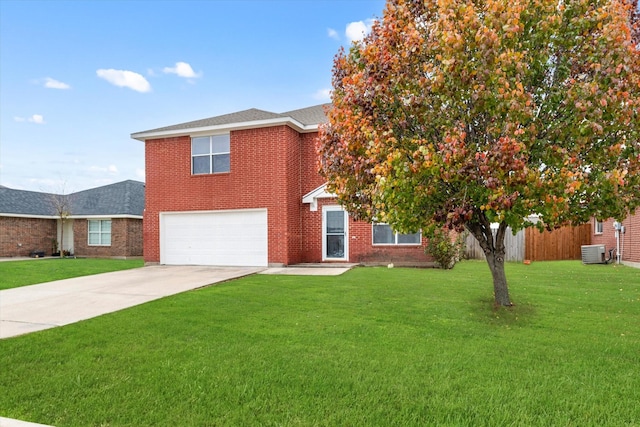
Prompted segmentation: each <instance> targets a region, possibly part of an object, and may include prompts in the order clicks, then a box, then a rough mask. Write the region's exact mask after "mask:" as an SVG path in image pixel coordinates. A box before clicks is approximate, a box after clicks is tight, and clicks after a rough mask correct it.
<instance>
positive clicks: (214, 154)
mask: <svg viewBox="0 0 640 427" xmlns="http://www.w3.org/2000/svg"><path fill="white" fill-rule="evenodd" d="M224 135H226V136H228V137H229V151H221V152H219V153H214V152H213V138H214V137H216V136H224ZM196 138H209V153H207V154H193V140H194V139H196ZM226 154H228V155H229V170H227V171H222V172H214V171H213V158H214V157H215V156H222V155H226ZM195 157H208V158H209V172H206V173H194V172H193V159H194V158H195ZM230 172H231V134H230V133H219V134H215V135H202V136H192V137H191V176H201V175H218V174H225V173H230Z"/></svg>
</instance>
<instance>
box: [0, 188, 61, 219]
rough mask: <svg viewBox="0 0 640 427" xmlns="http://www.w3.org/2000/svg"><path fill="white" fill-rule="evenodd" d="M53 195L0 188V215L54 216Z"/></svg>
mask: <svg viewBox="0 0 640 427" xmlns="http://www.w3.org/2000/svg"><path fill="white" fill-rule="evenodd" d="M53 197H54V195H53V194H49V193H38V192H35V191H23V190H14V189H12V188H8V187H2V188H0V213H3V214H19V215H34V216H51V215H55V208H54V206H53V202H52V199H53Z"/></svg>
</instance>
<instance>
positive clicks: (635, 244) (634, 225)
mask: <svg viewBox="0 0 640 427" xmlns="http://www.w3.org/2000/svg"><path fill="white" fill-rule="evenodd" d="M619 226H621V227H622V228H620V227H618V228H619V231H618V233H617V235H618V237H617V238H616V221H615V220H614V219H613V218H609V219H608V220H606V221H598V220H596V219H595V218H594V219H593V220H592V230H593V235H592V236H591V243H592V244H594V245H599V244H603V245H605V249H606V253H607V256H608V254H609V249H611V248H616V249H617V248H618V246H619V248H620V249H619V251H620V261H621V262H622V263H623V264H626V265H630V266H632V267H636V268H640V211H636V212H635V213H634V214H633V215H629V216H628V217H626V218H625V219H624V220H623V221H622V222H620V223H619Z"/></svg>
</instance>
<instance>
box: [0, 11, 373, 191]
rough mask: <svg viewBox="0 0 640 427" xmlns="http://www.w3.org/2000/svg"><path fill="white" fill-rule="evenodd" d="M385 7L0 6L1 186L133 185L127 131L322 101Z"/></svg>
mask: <svg viewBox="0 0 640 427" xmlns="http://www.w3.org/2000/svg"><path fill="white" fill-rule="evenodd" d="M383 8H384V0H236V1H225V0H209V1H206V0H200V1H170V0H156V1H152V0H147V1H125V0H120V1H111V0H94V1H55V0H48V1H47V0H45V1H32V0H0V185H4V186H7V187H10V188H16V189H23V190H32V191H47V192H64V193H70V192H74V191H80V190H84V189H87V188H92V187H96V186H100V185H105V184H110V183H114V182H119V181H122V180H125V179H135V180H140V181H144V145H143V143H142V142H139V141H136V140H133V139H131V138H130V134H131V133H134V132H139V131H144V130H148V129H153V128H156V127H161V126H168V125H173V124H178V123H182V122H186V121H191V120H197V119H202V118H206V117H212V116H216V115H219V114H225V113H230V112H234V111H239V110H243V109H247V108H253V107H255V108H260V109H264V110H268V111H274V112H282V111H287V110H292V109H295V108H302V107H307V106H311V105H315V104H319V103H323V102H327V101H328V99H329V98H328V91H329V89H330V87H331V67H332V62H333V57H334V56H335V54H336V53H337V52H338V50H339V48H340V46H348V45H349V43H350V40H351V39H353V38H354V37H357V36H358V34H361V33H362V31H363V29H366V28H367V26H369V25H370V24H371V20H372V19H373V18H376V17H379V16H381V15H382V11H383Z"/></svg>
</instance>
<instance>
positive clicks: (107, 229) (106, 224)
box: [88, 219, 111, 246]
mask: <svg viewBox="0 0 640 427" xmlns="http://www.w3.org/2000/svg"><path fill="white" fill-rule="evenodd" d="M88 234H89V246H111V220H110V219H99V220H95V219H90V220H89V233H88Z"/></svg>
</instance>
